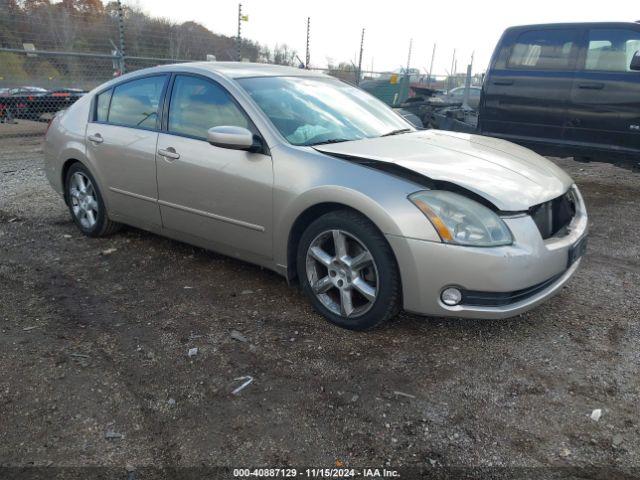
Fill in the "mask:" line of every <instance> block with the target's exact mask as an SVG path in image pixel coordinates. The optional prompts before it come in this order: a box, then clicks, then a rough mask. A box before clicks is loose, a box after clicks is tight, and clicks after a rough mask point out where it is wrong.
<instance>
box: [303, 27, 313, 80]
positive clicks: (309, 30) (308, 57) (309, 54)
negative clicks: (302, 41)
mask: <svg viewBox="0 0 640 480" xmlns="http://www.w3.org/2000/svg"><path fill="white" fill-rule="evenodd" d="M310 37H311V17H307V57H306V58H305V60H306V63H305V66H304V68H306V69H307V70H309V63H310V62H311V52H310V51H309V40H310Z"/></svg>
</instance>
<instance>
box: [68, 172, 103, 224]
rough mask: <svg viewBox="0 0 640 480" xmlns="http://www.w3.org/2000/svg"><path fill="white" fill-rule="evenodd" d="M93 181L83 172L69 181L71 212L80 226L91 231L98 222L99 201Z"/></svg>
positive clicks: (77, 173) (76, 173) (75, 174)
mask: <svg viewBox="0 0 640 480" xmlns="http://www.w3.org/2000/svg"><path fill="white" fill-rule="evenodd" d="M96 197H97V195H96V191H95V189H94V187H93V184H92V183H91V180H89V178H88V177H87V176H86V175H84V174H83V173H82V172H75V173H74V174H73V175H72V176H71V178H70V179H69V199H70V201H71V210H72V211H73V215H74V216H75V217H76V219H77V220H78V222H80V225H82V227H83V228H85V229H87V230H91V229H92V228H93V227H94V226H95V225H96V222H97V221H98V209H99V206H98V201H97V199H96Z"/></svg>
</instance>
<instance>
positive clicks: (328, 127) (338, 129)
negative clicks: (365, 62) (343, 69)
mask: <svg viewBox="0 0 640 480" xmlns="http://www.w3.org/2000/svg"><path fill="white" fill-rule="evenodd" d="M238 83H240V85H241V86H242V87H243V88H244V89H245V90H246V91H247V92H248V93H249V95H251V97H252V98H253V100H254V101H255V102H256V103H257V104H258V106H259V107H260V108H261V109H262V111H263V112H264V113H265V114H266V115H267V117H269V120H271V122H272V123H273V125H274V126H275V127H276V128H277V129H278V131H279V132H280V133H281V134H282V136H283V137H285V138H286V139H287V141H289V142H290V143H291V144H293V145H314V144H320V143H330V142H339V141H348V140H359V139H363V138H373V137H379V136H381V135H384V134H387V133H390V132H393V131H397V130H405V129H406V130H413V128H412V127H411V125H409V124H408V123H407V122H406V121H404V120H403V119H402V118H400V116H399V115H397V114H396V113H395V112H394V111H393V110H391V108H389V107H388V106H386V105H385V104H384V103H382V102H381V101H379V100H378V99H376V98H374V97H372V96H371V95H369V94H368V93H366V92H364V91H362V90H360V89H358V88H355V87H352V86H350V85H347V84H346V83H343V82H340V81H338V80H335V79H331V78H321V77H320V78H310V77H256V78H242V79H239V80H238Z"/></svg>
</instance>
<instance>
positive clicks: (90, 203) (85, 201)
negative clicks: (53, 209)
mask: <svg viewBox="0 0 640 480" xmlns="http://www.w3.org/2000/svg"><path fill="white" fill-rule="evenodd" d="M65 200H66V202H67V205H68V206H69V211H70V213H71V218H73V221H74V223H75V224H76V226H77V227H78V228H79V229H80V231H81V232H82V233H84V234H85V235H87V236H89V237H103V236H107V235H111V234H112V233H115V232H117V231H118V230H119V229H120V228H121V227H122V225H121V224H120V223H117V222H113V221H111V220H110V219H109V217H108V215H107V210H106V208H105V205H104V201H103V199H102V195H101V193H100V190H99V189H98V184H97V183H96V181H95V179H94V178H93V176H92V175H91V173H90V172H89V170H87V168H86V167H85V166H84V165H82V164H81V163H74V164H73V165H71V167H69V170H68V171H67V175H66V180H65Z"/></svg>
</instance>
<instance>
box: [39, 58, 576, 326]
mask: <svg viewBox="0 0 640 480" xmlns="http://www.w3.org/2000/svg"><path fill="white" fill-rule="evenodd" d="M45 171H46V175H47V177H48V179H49V182H50V183H51V185H52V186H53V188H54V189H55V190H56V191H57V192H59V193H60V194H61V195H62V196H63V197H64V200H65V202H66V204H67V205H68V208H69V211H70V214H71V217H72V219H73V221H74V222H75V224H76V225H77V227H78V228H79V229H80V231H81V232H82V233H84V234H85V235H87V236H90V237H99V236H103V235H108V234H112V233H114V232H116V231H117V230H118V229H119V228H120V226H121V225H122V224H127V225H132V226H135V227H139V228H142V229H145V230H149V231H152V232H156V233H158V234H161V235H165V236H168V237H171V238H174V239H178V240H181V241H184V242H188V243H190V244H193V245H197V246H200V247H203V248H206V249H211V250H215V251H218V252H220V253H223V254H226V255H230V256H233V257H236V258H239V259H242V260H246V261H249V262H252V263H254V264H258V265H261V266H263V267H266V268H269V269H272V270H274V271H276V272H278V273H280V274H282V275H283V276H285V277H286V278H287V280H288V281H289V282H295V281H297V282H299V284H300V285H301V287H302V290H303V291H304V292H305V294H306V295H307V296H308V297H309V299H310V301H311V303H312V304H313V306H314V307H315V308H316V309H317V310H318V311H319V312H320V313H321V314H322V315H324V316H325V317H326V318H327V319H328V320H330V321H331V322H333V323H335V324H337V325H340V326H342V327H345V328H350V329H357V330H363V329H369V328H372V327H375V326H377V325H380V324H381V323H383V322H385V321H386V320H389V319H390V318H392V317H393V316H395V315H396V314H397V313H398V312H399V311H400V310H401V309H404V310H406V311H410V312H415V313H417V314H421V315H438V316H453V317H467V318H504V317H510V316H513V315H517V314H520V313H523V312H525V311H527V310H529V309H531V308H532V307H534V306H536V305H538V304H540V303H541V302H543V301H545V300H546V299H548V298H549V297H551V296H552V295H554V294H556V293H557V292H559V291H560V289H561V288H562V286H563V285H565V284H566V283H567V281H568V280H569V279H570V278H571V277H572V275H573V274H574V273H575V272H576V270H577V269H578V266H579V265H580V262H581V256H582V255H583V253H584V251H585V246H586V238H587V213H586V209H585V204H584V202H583V200H582V197H581V195H580V191H579V190H578V188H577V187H576V185H575V184H574V182H573V181H572V180H571V178H570V177H569V176H568V175H567V174H566V173H565V172H564V171H563V170H561V169H560V168H559V167H557V166H556V165H554V164H553V163H551V162H550V161H548V160H546V159H544V158H542V157H540V156H538V155H537V154H535V153H533V152H531V151H530V150H527V149H525V148H523V147H519V146H517V145H513V144H511V143H508V142H506V141H503V140H497V139H493V138H485V137H481V136H477V135H468V134H457V133H452V132H443V131H436V130H430V131H419V130H416V129H415V128H413V127H412V126H411V125H410V124H409V123H408V122H407V121H406V120H404V119H403V118H402V117H401V116H400V115H398V114H397V113H395V112H394V111H393V110H392V109H390V108H389V107H387V106H386V105H384V104H383V103H382V102H380V101H378V100H376V99H375V98H373V97H371V96H370V95H369V94H367V93H366V92H364V91H362V90H360V89H358V88H355V87H353V86H350V85H348V84H346V83H343V82H341V81H339V80H337V79H334V78H332V77H328V76H325V75H323V74H320V73H314V72H311V71H308V70H300V69H295V68H288V67H280V66H272V65H264V64H248V63H216V62H202V63H192V64H179V65H166V66H159V67H154V68H151V69H145V70H140V71H138V72H134V73H129V74H127V75H124V76H122V77H119V78H117V79H114V80H112V81H110V82H108V83H106V84H104V85H102V86H100V87H98V88H96V89H95V90H93V91H92V92H90V93H89V94H87V95H85V96H84V97H82V98H80V99H79V100H78V101H77V102H76V103H75V104H74V105H73V106H71V107H70V108H69V109H67V110H65V111H63V112H62V113H60V114H58V115H57V116H56V117H55V118H54V120H53V121H52V123H51V125H50V127H49V129H48V131H47V134H46V141H45Z"/></svg>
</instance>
